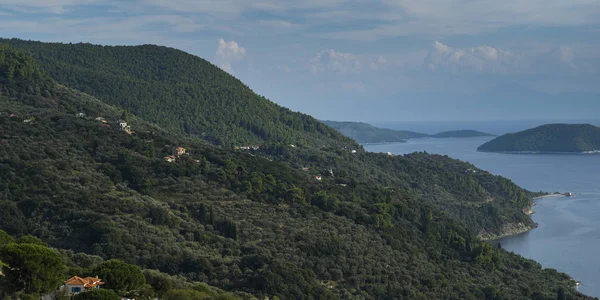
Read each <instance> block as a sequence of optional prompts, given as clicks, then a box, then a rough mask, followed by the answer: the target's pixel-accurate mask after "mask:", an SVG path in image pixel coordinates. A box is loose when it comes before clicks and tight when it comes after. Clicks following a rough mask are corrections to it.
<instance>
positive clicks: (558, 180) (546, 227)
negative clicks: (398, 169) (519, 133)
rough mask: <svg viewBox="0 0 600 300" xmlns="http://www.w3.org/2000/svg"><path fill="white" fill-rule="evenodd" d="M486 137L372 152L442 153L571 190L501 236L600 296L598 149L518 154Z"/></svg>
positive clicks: (529, 184) (532, 184) (506, 244)
mask: <svg viewBox="0 0 600 300" xmlns="http://www.w3.org/2000/svg"><path fill="white" fill-rule="evenodd" d="M488 140H490V138H489V137H485V138H468V139H415V140H410V141H409V142H408V143H406V144H384V145H368V146H365V148H366V149H367V150H368V151H372V152H388V151H389V152H392V153H394V154H407V153H412V152H415V151H427V152H428V153H436V154H444V155H448V156H450V157H452V158H457V159H460V160H464V161H468V162H470V163H472V164H474V165H475V166H477V167H479V168H481V169H484V170H487V171H489V172H491V173H494V174H498V175H502V176H505V177H507V178H510V179H512V180H513V181H514V182H515V183H516V184H518V185H520V186H522V187H524V188H526V189H529V190H532V191H540V190H542V191H547V192H554V191H560V192H566V191H569V192H573V193H575V194H576V196H575V197H572V198H567V197H560V198H547V199H542V200H539V201H538V203H537V205H536V206H535V207H534V210H535V214H534V215H533V219H534V221H535V222H537V223H538V224H539V227H538V228H536V229H534V230H532V231H530V232H528V233H526V234H523V235H519V236H514V237H508V238H505V239H502V240H501V241H500V242H501V243H502V247H503V248H504V249H506V250H508V251H514V252H515V253H519V254H521V255H522V256H524V257H527V258H531V259H534V260H536V261H538V262H539V263H541V264H542V265H543V266H544V267H545V268H554V269H557V270H559V271H562V272H567V273H569V274H570V275H571V276H573V277H574V278H575V279H576V280H579V281H581V282H582V284H581V286H580V287H579V291H581V292H582V293H585V294H587V295H590V296H595V297H600V255H599V254H598V249H600V155H516V154H498V153H483V152H477V151H476V149H477V147H478V146H480V145H481V144H483V143H485V142H486V141H488Z"/></svg>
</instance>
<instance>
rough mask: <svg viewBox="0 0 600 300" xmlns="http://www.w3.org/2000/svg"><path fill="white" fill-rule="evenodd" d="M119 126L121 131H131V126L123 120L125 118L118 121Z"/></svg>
mask: <svg viewBox="0 0 600 300" xmlns="http://www.w3.org/2000/svg"><path fill="white" fill-rule="evenodd" d="M116 125H117V128H119V130H121V131H125V132H127V133H131V126H129V125H128V124H127V122H125V121H123V120H119V121H117V124H116Z"/></svg>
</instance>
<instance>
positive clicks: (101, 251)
mask: <svg viewBox="0 0 600 300" xmlns="http://www.w3.org/2000/svg"><path fill="white" fill-rule="evenodd" d="M4 49H7V48H4ZM4 52H5V55H6V53H8V54H10V55H17V56H19V55H21V54H19V53H18V52H15V51H13V50H11V49H7V50H5V51H4ZM28 63H31V61H29V62H28ZM25 64H27V63H25ZM24 66H25V65H23V63H22V62H17V63H15V62H14V61H13V62H10V63H6V62H2V63H0V69H2V68H6V67H8V68H9V69H10V68H16V69H19V68H22V67H24ZM32 67H33V68H34V69H35V64H33V65H32ZM28 74H39V75H40V78H37V75H28ZM2 76H3V74H0V78H2ZM3 79H4V80H5V81H0V82H7V81H6V79H5V78H3ZM22 79H23V80H24V82H30V83H36V82H38V79H40V80H41V81H43V82H49V83H50V85H49V86H48V93H40V94H38V93H35V92H33V93H30V91H29V90H28V89H27V86H25V87H24V89H22V88H17V91H19V92H18V93H15V94H14V95H13V94H11V95H7V94H3V95H0V229H2V230H5V231H7V232H9V233H10V234H12V235H15V236H23V235H26V234H33V235H35V236H37V237H39V238H41V239H42V240H43V241H45V242H47V243H49V244H50V245H51V246H52V247H56V248H62V249H69V250H73V251H76V252H82V253H87V254H88V255H96V256H99V257H100V258H101V259H109V258H119V259H122V260H124V261H126V262H129V263H134V264H137V265H139V266H141V267H144V268H151V269H158V270H160V271H162V272H165V273H169V274H171V275H179V276H183V277H184V278H185V279H186V280H189V281H201V282H204V283H207V284H210V285H212V286H215V287H218V288H220V289H222V290H225V291H230V292H249V293H252V294H253V295H256V296H258V297H260V298H261V299H262V298H264V297H265V296H269V297H271V298H273V296H278V297H279V298H280V299H442V298H443V299H482V298H486V297H487V298H494V297H497V298H498V297H499V298H507V299H524V298H539V299H552V298H555V297H557V295H559V294H567V295H568V296H569V297H572V298H573V299H587V298H586V297H585V296H583V295H581V294H579V293H577V292H576V291H575V290H574V289H572V286H573V284H574V282H573V281H572V280H570V279H569V277H568V275H566V274H563V273H559V272H557V271H555V270H551V269H542V267H541V266H540V265H539V264H538V263H536V262H534V261H531V260H527V259H524V258H522V257H520V256H518V255H515V254H512V253H508V252H506V251H503V250H499V249H495V248H492V247H491V246H489V245H488V244H486V243H482V242H480V241H479V240H478V239H477V238H476V235H478V234H480V233H481V232H490V233H496V234H499V233H501V232H502V230H503V227H505V226H507V225H509V224H513V223H516V224H518V223H521V224H523V225H524V226H527V225H529V226H531V225H532V222H531V220H530V219H529V217H528V216H527V215H525V214H524V213H523V212H522V210H523V209H526V208H528V207H529V206H530V205H531V202H530V197H531V196H532V194H531V193H529V192H527V191H525V190H523V189H521V188H519V187H517V186H516V185H514V184H513V183H512V182H510V181H509V180H507V179H505V178H502V177H499V176H494V175H492V174H489V173H488V172H485V171H482V170H478V169H476V168H475V167H474V166H472V165H469V164H467V163H464V162H460V161H457V160H453V159H449V158H448V157H444V156H437V155H428V154H425V153H415V154H412V155H408V156H388V155H384V154H375V153H365V152H363V151H357V152H356V153H352V152H351V151H350V150H351V149H350V148H344V147H343V146H341V145H340V146H336V147H334V146H329V147H322V148H320V149H312V148H305V147H290V146H285V145H282V144H281V143H279V144H274V143H267V144H266V145H265V147H263V148H261V150H260V151H255V152H252V153H247V152H243V151H231V150H228V149H224V148H220V147H215V146H214V145H212V144H209V143H206V142H205V141H203V140H200V139H198V138H197V137H195V136H188V135H184V134H182V133H181V134H180V133H177V131H175V133H174V132H173V131H170V130H163V129H162V128H161V127H159V126H156V125H155V124H153V123H149V122H146V121H145V120H144V119H143V118H140V117H139V116H132V115H129V114H128V113H127V112H125V111H123V110H121V109H120V108H116V107H114V106H109V105H106V104H105V103H103V102H101V101H99V100H98V99H95V98H94V97H91V96H89V95H87V94H84V93H81V92H79V91H76V90H72V89H70V88H67V87H64V86H61V85H57V84H54V83H52V81H51V80H49V79H48V78H47V77H46V76H44V75H43V74H42V73H41V72H39V70H37V71H36V70H34V71H33V72H29V73H25V74H24V76H22ZM79 80H88V79H87V78H83V77H82V78H79ZM11 88H12V87H11V86H10V85H5V84H2V85H1V86H0V89H2V90H6V89H11ZM122 118H125V119H127V120H126V121H127V122H128V123H129V124H130V125H131V126H132V128H131V129H132V131H133V132H132V133H128V132H125V131H123V130H120V128H119V124H117V122H116V121H117V120H119V119H122ZM103 119H105V120H106V121H107V122H106V123H104V122H102V120H103ZM176 147H184V148H186V152H187V154H183V155H180V156H178V157H175V158H170V157H169V156H170V155H172V153H173V150H174V148H176ZM165 158H168V159H169V160H171V159H173V160H174V161H172V162H169V161H167V160H166V159H165ZM304 168H306V169H304ZM329 171H331V172H329ZM316 175H322V176H323V178H322V180H317V179H316V178H315V176H316ZM86 262H87V263H86ZM91 263H92V261H90V260H83V264H84V266H82V267H86V266H85V265H86V264H91ZM136 299H137V298H136Z"/></svg>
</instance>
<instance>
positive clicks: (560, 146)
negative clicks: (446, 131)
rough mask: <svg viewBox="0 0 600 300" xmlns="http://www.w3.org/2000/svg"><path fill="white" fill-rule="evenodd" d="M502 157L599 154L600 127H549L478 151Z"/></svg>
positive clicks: (503, 139)
mask: <svg viewBox="0 0 600 300" xmlns="http://www.w3.org/2000/svg"><path fill="white" fill-rule="evenodd" d="M477 150H478V151H482V152H502V153H516V154H527V153H549V154H551V153H584V154H591V153H599V154H600V127H597V126H594V125H590V124H548V125H542V126H539V127H536V128H533V129H528V130H525V131H520V132H516V133H509V134H505V135H503V136H500V137H497V138H495V139H493V140H491V141H489V142H487V143H485V144H483V145H481V146H479V148H477Z"/></svg>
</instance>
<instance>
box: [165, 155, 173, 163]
mask: <svg viewBox="0 0 600 300" xmlns="http://www.w3.org/2000/svg"><path fill="white" fill-rule="evenodd" d="M164 160H165V161H166V162H170V163H172V162H174V161H175V156H174V155H170V156H165V157H164Z"/></svg>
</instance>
